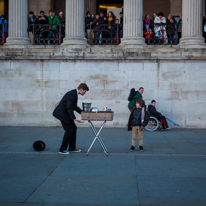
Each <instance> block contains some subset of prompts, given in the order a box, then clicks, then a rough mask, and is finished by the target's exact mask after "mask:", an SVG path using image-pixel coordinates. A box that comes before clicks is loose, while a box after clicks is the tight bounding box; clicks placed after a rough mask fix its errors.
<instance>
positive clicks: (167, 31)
mask: <svg viewBox="0 0 206 206" xmlns="http://www.w3.org/2000/svg"><path fill="white" fill-rule="evenodd" d="M143 26H144V31H143V35H144V38H146V36H147V37H148V39H145V42H146V43H147V44H148V45H177V44H178V43H179V39H178V34H177V29H178V28H177V27H178V24H177V23H175V24H173V25H171V24H167V23H160V24H159V23H152V24H146V23H145V24H144V25H143Z"/></svg>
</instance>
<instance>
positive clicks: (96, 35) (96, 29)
mask: <svg viewBox="0 0 206 206" xmlns="http://www.w3.org/2000/svg"><path fill="white" fill-rule="evenodd" d="M92 25H93V31H94V38H95V40H96V39H97V38H99V33H100V31H101V30H100V27H99V15H98V14H97V15H96V17H95V19H94V21H93V22H92ZM95 43H97V41H95ZM100 43H101V42H100Z"/></svg>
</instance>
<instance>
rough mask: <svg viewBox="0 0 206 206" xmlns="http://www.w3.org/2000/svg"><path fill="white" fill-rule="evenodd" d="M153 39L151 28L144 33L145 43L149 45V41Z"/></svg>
mask: <svg viewBox="0 0 206 206" xmlns="http://www.w3.org/2000/svg"><path fill="white" fill-rule="evenodd" d="M152 37H153V32H152V29H151V28H148V29H147V30H146V31H145V32H144V38H145V43H146V44H149V43H150V42H149V39H151V38H152ZM150 41H151V40H150Z"/></svg>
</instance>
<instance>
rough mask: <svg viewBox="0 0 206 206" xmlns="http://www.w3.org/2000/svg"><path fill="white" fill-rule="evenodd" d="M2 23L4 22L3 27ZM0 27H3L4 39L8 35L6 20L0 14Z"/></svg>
mask: <svg viewBox="0 0 206 206" xmlns="http://www.w3.org/2000/svg"><path fill="white" fill-rule="evenodd" d="M3 24H4V28H3ZM0 27H1V30H3V29H4V36H5V39H6V38H7V37H8V21H7V19H5V17H4V15H1V16H0ZM0 35H1V34H0ZM0 38H2V37H1V36H0ZM3 38H4V37H3Z"/></svg>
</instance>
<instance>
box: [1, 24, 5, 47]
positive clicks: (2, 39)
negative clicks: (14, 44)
mask: <svg viewBox="0 0 206 206" xmlns="http://www.w3.org/2000/svg"><path fill="white" fill-rule="evenodd" d="M2 27H3V28H2V44H4V43H5V42H4V23H3V24H2Z"/></svg>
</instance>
